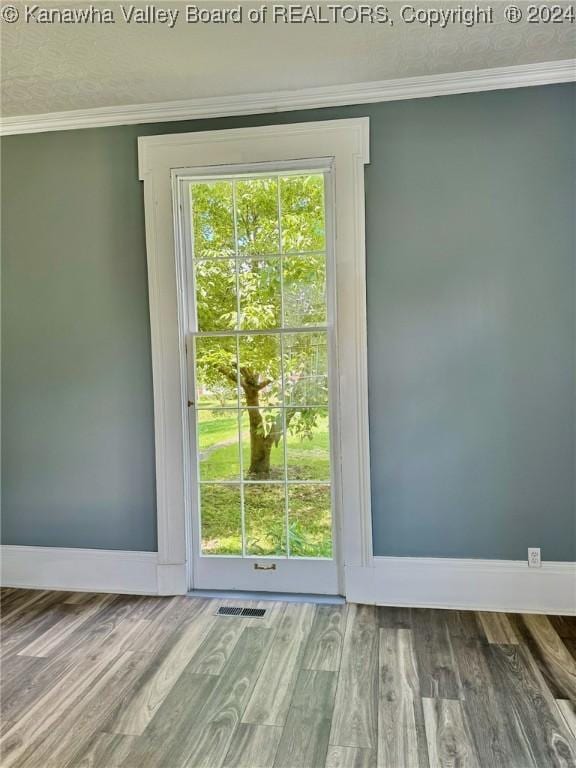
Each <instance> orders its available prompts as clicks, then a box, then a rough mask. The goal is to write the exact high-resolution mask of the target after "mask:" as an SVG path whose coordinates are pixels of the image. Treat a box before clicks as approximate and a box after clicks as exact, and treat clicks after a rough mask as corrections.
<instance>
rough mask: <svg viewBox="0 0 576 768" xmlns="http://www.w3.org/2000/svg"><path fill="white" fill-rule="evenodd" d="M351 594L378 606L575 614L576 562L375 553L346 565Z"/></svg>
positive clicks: (348, 596) (356, 599)
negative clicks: (531, 563)
mask: <svg viewBox="0 0 576 768" xmlns="http://www.w3.org/2000/svg"><path fill="white" fill-rule="evenodd" d="M346 599H347V600H348V601H349V602H357V603H368V604H373V605H399V606H406V607H414V608H452V609H457V610H475V611H508V612H511V613H550V614H570V615H576V563H574V562H567V563H560V562H547V563H546V562H545V563H543V564H542V567H541V568H529V567H528V565H527V563H525V562H523V561H517V560H474V559H470V560H461V559H455V558H441V557H375V558H374V559H373V565H372V567H365V568H354V567H350V568H348V567H347V568H346Z"/></svg>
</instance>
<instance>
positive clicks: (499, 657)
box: [0, 589, 576, 768]
mask: <svg viewBox="0 0 576 768" xmlns="http://www.w3.org/2000/svg"><path fill="white" fill-rule="evenodd" d="M0 597H1V608H2V611H1V613H2V623H1V633H2V634H1V644H0V664H1V667H0V675H1V688H0V696H1V699H0V703H1V710H0V750H1V757H0V765H1V766H2V768H547V767H548V766H558V767H559V768H560V767H562V768H570V767H572V768H576V658H575V653H574V651H575V649H576V618H574V617H558V616H551V617H546V616H530V615H511V614H508V615H507V614H497V613H483V614H480V613H473V612H466V611H436V610H429V609H409V608H376V607H374V606H365V605H338V606H328V605H313V604H310V603H307V604H306V603H302V604H299V603H279V602H263V601H262V602H258V603H256V602H244V601H234V604H237V605H241V606H246V607H260V608H266V609H267V610H266V615H265V616H264V617H263V618H244V617H229V616H216V615H215V614H216V610H217V608H218V607H219V605H221V604H222V601H215V600H207V599H200V598H188V597H173V598H154V597H138V596H135V597H132V596H126V595H91V594H83V593H74V594H71V593H65V592H40V591H28V590H17V589H3V590H1V592H0ZM228 602H231V601H228Z"/></svg>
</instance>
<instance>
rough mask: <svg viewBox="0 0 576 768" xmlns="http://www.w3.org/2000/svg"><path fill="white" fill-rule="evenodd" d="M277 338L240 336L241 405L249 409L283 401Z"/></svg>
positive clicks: (266, 335)
mask: <svg viewBox="0 0 576 768" xmlns="http://www.w3.org/2000/svg"><path fill="white" fill-rule="evenodd" d="M281 377H282V373H281V365H280V336H278V335H274V334H270V335H269V334H259V335H257V336H249V335H247V336H240V386H241V388H242V389H241V395H242V402H243V404H244V405H247V406H249V407H251V408H254V407H257V406H262V405H278V404H279V403H281V401H282V391H281V390H282V387H281Z"/></svg>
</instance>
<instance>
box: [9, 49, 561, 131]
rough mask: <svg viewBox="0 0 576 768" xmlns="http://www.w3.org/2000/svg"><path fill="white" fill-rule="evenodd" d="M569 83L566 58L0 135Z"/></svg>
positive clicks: (103, 115) (88, 112)
mask: <svg viewBox="0 0 576 768" xmlns="http://www.w3.org/2000/svg"><path fill="white" fill-rule="evenodd" d="M574 80H576V59H565V60H561V61H545V62H541V63H537V64H520V65H517V66H512V67H494V68H492V69H477V70H472V71H470V72H449V73H446V74H440V75H424V76H420V77H402V78H397V79H394V80H377V81H372V82H361V83H351V84H350V83H348V84H344V85H328V86H320V87H312V88H301V89H299V90H293V91H274V92H270V93H247V94H241V95H234V96H214V97H208V98H201V99H189V100H182V101H169V102H160V103H155V104H130V105H124V106H117V107H95V108H93V109H75V110H68V111H65V112H46V113H44V114H36V115H16V116H14V117H4V118H2V119H1V120H0V135H3V136H9V135H12V134H21V133H42V132H45V131H68V130H74V129H78V128H98V127H102V126H110V125H137V124H142V123H167V122H172V121H175V120H201V119H207V118H214V117H231V116H233V115H253V114H264V113H267V112H289V111H293V110H298V109H317V108H320V107H339V106H349V105H351V104H372V103H375V102H383V101H398V100H401V99H423V98H429V97H431V96H447V95H450V94H457V93H476V92H478V91H493V90H499V89H505V88H525V87H528V86H534V85H550V84H553V83H568V82H573V81H574Z"/></svg>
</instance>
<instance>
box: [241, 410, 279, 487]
mask: <svg viewBox="0 0 576 768" xmlns="http://www.w3.org/2000/svg"><path fill="white" fill-rule="evenodd" d="M283 428H284V425H283V418H282V410H281V409H280V408H248V409H245V410H243V411H242V462H243V468H244V479H245V480H284V439H283V435H284V432H283Z"/></svg>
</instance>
